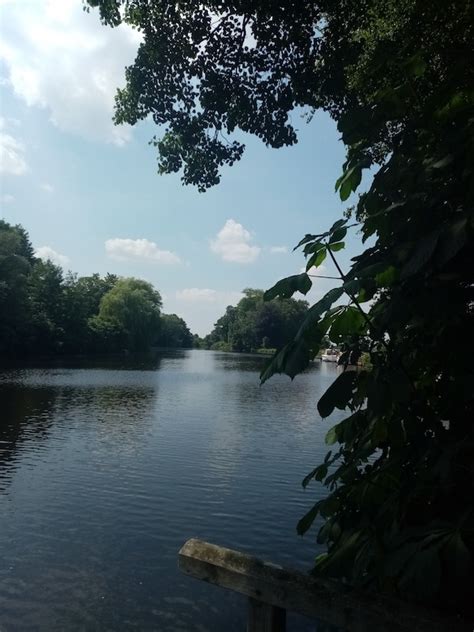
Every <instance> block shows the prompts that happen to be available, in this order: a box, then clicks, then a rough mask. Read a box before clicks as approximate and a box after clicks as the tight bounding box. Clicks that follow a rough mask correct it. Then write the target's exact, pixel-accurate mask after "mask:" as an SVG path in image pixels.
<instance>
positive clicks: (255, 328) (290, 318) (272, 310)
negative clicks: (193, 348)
mask: <svg viewBox="0 0 474 632" xmlns="http://www.w3.org/2000/svg"><path fill="white" fill-rule="evenodd" d="M243 294H244V296H243V298H242V299H241V300H240V301H239V302H238V304H237V305H236V306H235V307H232V306H229V307H227V309H226V312H225V314H224V315H223V316H221V317H220V318H219V319H218V321H217V322H216V324H215V325H214V329H213V331H212V332H211V333H210V334H209V336H207V337H206V344H207V347H208V348H211V349H216V350H220V351H255V350H257V349H259V348H261V347H265V348H273V349H274V348H276V347H278V346H280V345H283V344H284V343H285V342H288V340H289V339H290V338H291V337H292V336H293V335H294V334H295V333H296V331H297V330H298V328H299V326H300V325H301V322H302V320H303V317H304V315H305V314H306V311H307V309H308V303H307V302H306V301H297V300H295V299H283V300H276V301H272V302H270V303H265V302H264V292H263V290H256V289H253V288H246V289H245V290H243Z"/></svg>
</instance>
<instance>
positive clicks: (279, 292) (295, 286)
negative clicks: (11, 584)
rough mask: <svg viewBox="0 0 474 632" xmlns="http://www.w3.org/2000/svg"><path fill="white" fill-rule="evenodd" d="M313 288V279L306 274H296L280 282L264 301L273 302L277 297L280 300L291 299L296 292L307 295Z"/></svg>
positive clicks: (269, 291)
mask: <svg viewBox="0 0 474 632" xmlns="http://www.w3.org/2000/svg"><path fill="white" fill-rule="evenodd" d="M311 286H312V283H311V279H310V278H309V276H308V275H307V274H306V273H305V272H303V273H302V274H294V275H293V276H289V277H287V278H286V279H281V281H278V283H276V284H275V285H274V286H273V287H272V288H270V289H269V290H267V291H266V292H265V294H264V295H263V299H264V300H265V301H271V300H272V299H274V298H276V297H277V296H279V297H280V298H291V297H292V296H293V294H294V293H295V292H301V294H307V293H308V292H309V290H310V289H311Z"/></svg>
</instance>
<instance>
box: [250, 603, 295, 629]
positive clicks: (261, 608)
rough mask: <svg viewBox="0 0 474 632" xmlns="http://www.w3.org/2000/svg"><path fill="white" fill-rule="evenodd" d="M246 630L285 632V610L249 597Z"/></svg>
mask: <svg viewBox="0 0 474 632" xmlns="http://www.w3.org/2000/svg"><path fill="white" fill-rule="evenodd" d="M248 607H249V611H248V619H247V632H286V610H283V608H277V607H275V606H270V605H269V604H267V603H264V602H263V601H258V599H254V598H253V597H249V606H248Z"/></svg>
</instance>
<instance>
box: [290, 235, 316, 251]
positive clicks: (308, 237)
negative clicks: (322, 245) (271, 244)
mask: <svg viewBox="0 0 474 632" xmlns="http://www.w3.org/2000/svg"><path fill="white" fill-rule="evenodd" d="M317 237H318V235H310V234H309V233H308V234H306V235H305V236H304V237H303V239H302V240H301V241H300V242H298V244H297V245H296V246H295V247H294V248H293V250H298V248H301V246H304V245H305V244H307V243H309V242H310V241H314V240H315V239H316V238H317Z"/></svg>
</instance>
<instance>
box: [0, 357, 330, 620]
mask: <svg viewBox="0 0 474 632" xmlns="http://www.w3.org/2000/svg"><path fill="white" fill-rule="evenodd" d="M262 362H263V360H262V358H259V357H254V356H244V355H235V354H225V353H217V352H209V351H182V352H176V353H173V354H166V355H165V356H161V357H157V358H149V357H148V358H120V359H112V360H111V359H107V360H105V361H100V360H94V361H93V362H90V361H88V362H87V363H86V362H85V361H82V362H81V361H78V360H76V361H74V362H69V363H65V362H63V363H61V364H55V365H54V366H53V365H51V364H50V365H48V366H38V365H36V366H33V367H31V368H21V369H18V368H10V369H2V370H0V415H1V419H0V630H1V632H10V631H16V630H21V631H25V630H41V631H43V630H47V631H48V632H51V631H55V630H65V631H66V630H67V631H74V630H85V631H89V630H91V631H92V630H100V631H102V630H111V631H112V630H114V631H117V630H159V631H160V632H161V631H164V632H165V631H168V630H169V631H173V632H174V631H193V630H196V631H199V632H204V631H206V630H210V631H215V630H223V631H226V632H227V631H229V632H231V631H233V630H243V629H245V600H244V598H242V597H240V596H237V595H234V594H232V593H230V592H227V591H225V590H223V589H220V588H216V587H213V586H210V585H207V584H204V583H201V582H199V581H197V580H193V579H191V578H188V577H185V576H183V575H182V574H180V573H179V571H178V569H177V553H178V550H179V548H180V546H181V545H182V544H183V543H184V542H185V541H186V540H187V539H188V538H190V537H200V538H203V539H205V540H209V541H211V542H214V543H217V544H221V545H224V546H228V547H230V548H236V549H241V550H243V551H248V552H251V553H253V554H255V555H258V556H260V557H263V558H266V559H269V560H271V561H274V562H277V563H282V564H285V565H289V566H292V567H301V568H303V569H309V568H310V567H311V563H312V559H313V557H314V555H315V553H316V546H315V543H314V534H308V535H307V536H305V537H304V538H300V537H298V536H297V535H296V531H295V525H296V522H297V520H298V518H299V517H301V516H302V515H303V513H304V512H305V510H306V509H307V508H309V507H310V506H311V503H312V502H314V500H315V499H317V498H318V496H319V495H320V494H321V493H322V490H321V488H319V487H317V486H316V485H312V486H310V487H309V488H308V489H307V490H306V491H304V490H303V489H302V487H301V484H300V483H301V479H302V478H303V476H304V475H305V474H307V473H308V471H310V469H311V468H312V467H313V466H314V465H316V464H317V463H318V462H319V461H320V460H321V459H322V457H323V456H324V454H325V453H326V446H325V445H324V435H325V433H326V431H327V429H328V428H329V427H330V425H331V422H328V421H324V422H323V421H321V420H320V418H319V416H318V413H317V410H316V402H317V400H318V398H319V396H320V395H321V394H322V392H323V391H324V390H325V388H326V387H327V386H328V384H329V383H330V382H331V381H332V380H333V379H334V377H335V375H336V371H337V369H336V368H335V367H334V366H332V365H327V364H321V365H320V364H315V365H314V367H313V368H312V369H311V370H310V371H308V372H307V373H305V374H304V375H302V376H300V377H298V378H297V379H296V380H295V381H294V382H290V380H289V379H288V378H285V377H275V378H273V379H272V380H270V382H268V383H267V384H265V385H264V386H263V387H260V385H259V380H258V373H259V370H260V368H261V366H262ZM292 621H293V624H294V627H293V629H295V630H313V629H314V624H311V623H310V622H307V621H305V620H303V619H297V618H294V619H293V620H292Z"/></svg>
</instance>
